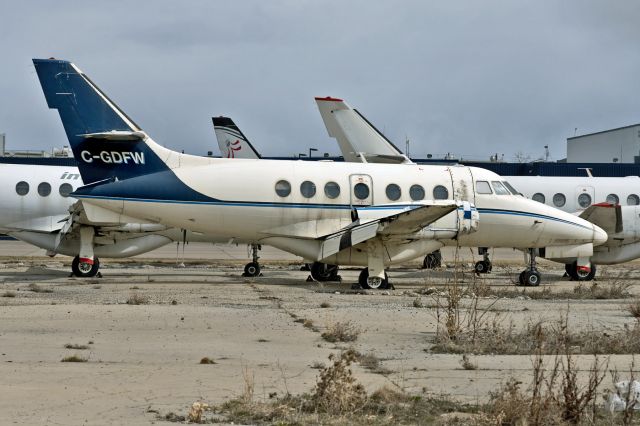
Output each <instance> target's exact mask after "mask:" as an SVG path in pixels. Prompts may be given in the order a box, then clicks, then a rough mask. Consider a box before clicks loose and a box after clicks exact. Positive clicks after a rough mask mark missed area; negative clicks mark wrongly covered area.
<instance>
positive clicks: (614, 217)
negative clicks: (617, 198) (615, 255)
mask: <svg viewBox="0 0 640 426" xmlns="http://www.w3.org/2000/svg"><path fill="white" fill-rule="evenodd" d="M579 217H580V218H582V219H584V220H588V221H589V222H591V223H593V224H594V225H598V226H599V227H600V228H602V229H603V230H604V231H605V232H606V233H607V234H609V235H611V234H617V233H619V232H622V229H623V225H622V208H621V207H620V205H619V204H610V203H599V204H592V205H590V206H589V207H587V208H586V209H585V210H584V211H582V213H580V215H579Z"/></svg>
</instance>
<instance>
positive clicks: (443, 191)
mask: <svg viewBox="0 0 640 426" xmlns="http://www.w3.org/2000/svg"><path fill="white" fill-rule="evenodd" d="M447 198H449V190H448V189H447V188H445V187H444V186H442V185H438V186H436V187H435V188H433V199H434V200H446V199H447Z"/></svg>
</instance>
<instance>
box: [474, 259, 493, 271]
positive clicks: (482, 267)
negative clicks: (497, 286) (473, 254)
mask: <svg viewBox="0 0 640 426" xmlns="http://www.w3.org/2000/svg"><path fill="white" fill-rule="evenodd" d="M492 267H493V266H492V265H491V262H489V261H488V260H479V261H478V262H476V266H475V270H476V273H477V274H488V273H489V272H491V268H492Z"/></svg>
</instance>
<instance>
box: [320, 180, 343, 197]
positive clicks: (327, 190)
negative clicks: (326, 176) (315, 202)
mask: <svg viewBox="0 0 640 426" xmlns="http://www.w3.org/2000/svg"><path fill="white" fill-rule="evenodd" d="M324 195H326V196H327V197H329V198H338V195H340V185H338V184H337V183H335V182H327V184H326V185H325V186H324Z"/></svg>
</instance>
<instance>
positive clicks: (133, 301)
mask: <svg viewBox="0 0 640 426" xmlns="http://www.w3.org/2000/svg"><path fill="white" fill-rule="evenodd" d="M147 303H149V298H148V297H147V296H145V295H143V294H140V293H137V292H133V293H131V295H130V296H129V298H128V299H127V305H146V304H147Z"/></svg>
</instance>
